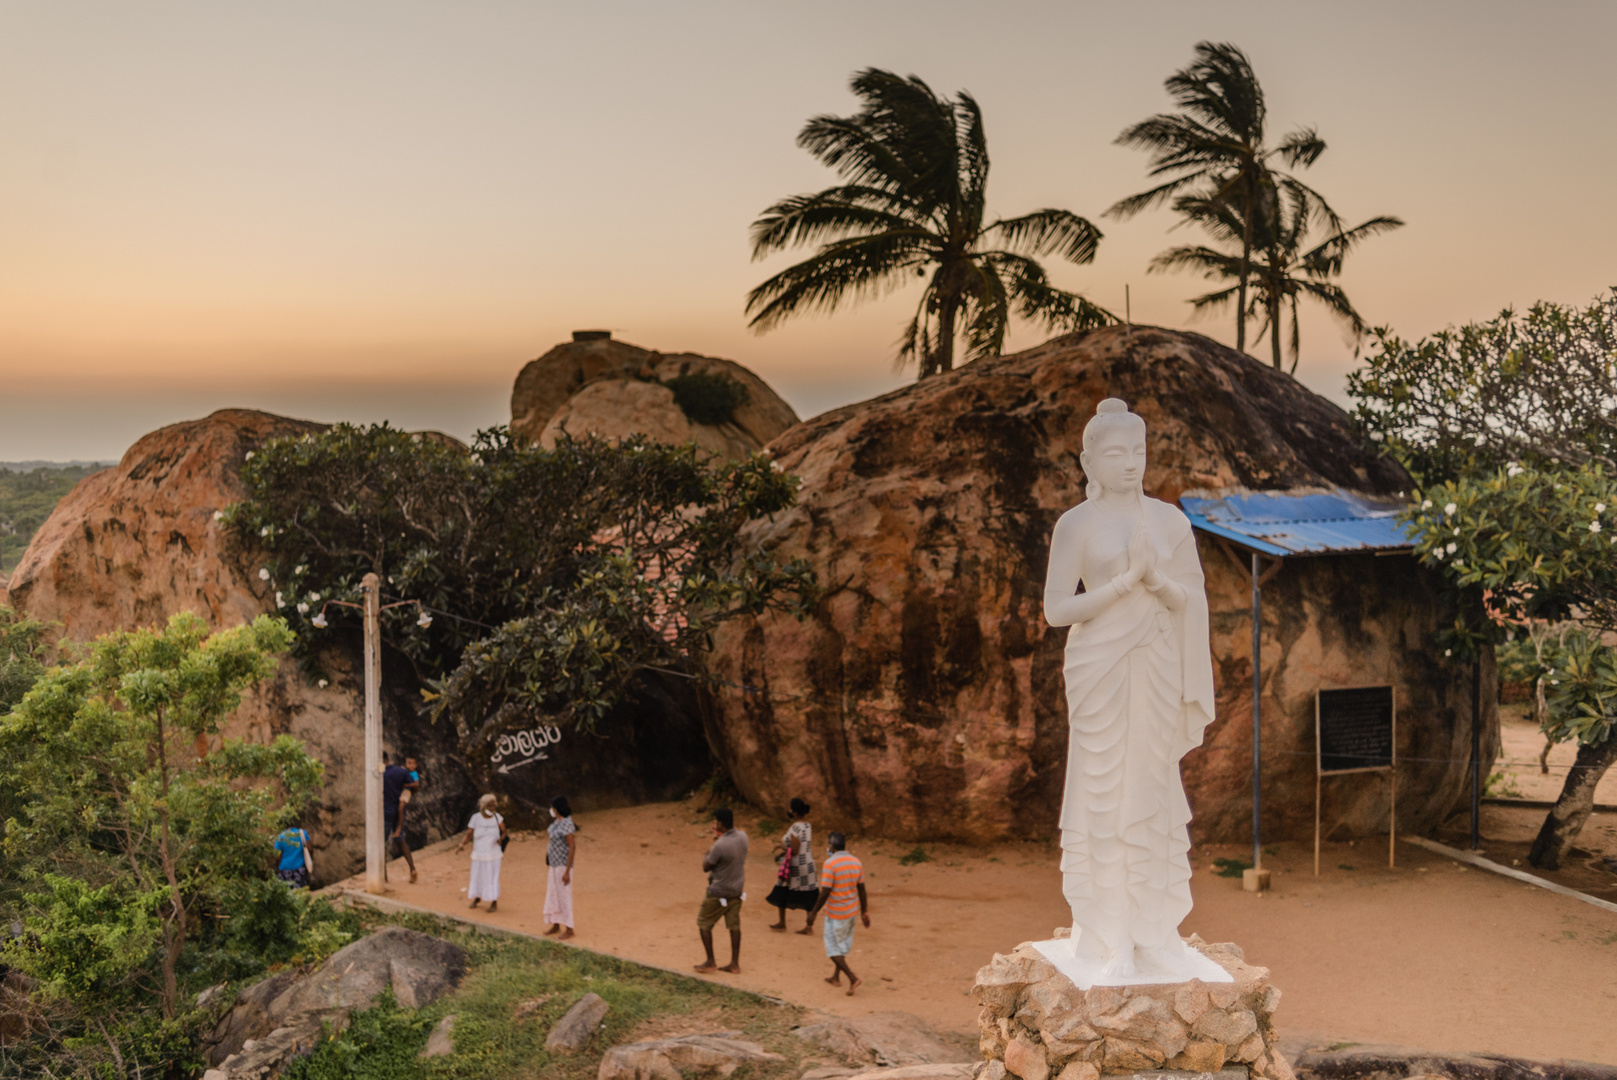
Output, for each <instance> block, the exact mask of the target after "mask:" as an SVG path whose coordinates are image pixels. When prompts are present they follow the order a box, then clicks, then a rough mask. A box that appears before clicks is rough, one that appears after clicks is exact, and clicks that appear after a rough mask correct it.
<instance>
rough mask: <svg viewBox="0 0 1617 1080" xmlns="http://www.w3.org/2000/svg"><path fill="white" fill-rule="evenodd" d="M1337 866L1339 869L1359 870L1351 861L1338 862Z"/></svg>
mask: <svg viewBox="0 0 1617 1080" xmlns="http://www.w3.org/2000/svg"><path fill="white" fill-rule="evenodd" d="M1336 868H1337V869H1338V870H1357V869H1358V867H1357V866H1353V865H1351V864H1349V863H1345V862H1344V863H1337V864H1336Z"/></svg>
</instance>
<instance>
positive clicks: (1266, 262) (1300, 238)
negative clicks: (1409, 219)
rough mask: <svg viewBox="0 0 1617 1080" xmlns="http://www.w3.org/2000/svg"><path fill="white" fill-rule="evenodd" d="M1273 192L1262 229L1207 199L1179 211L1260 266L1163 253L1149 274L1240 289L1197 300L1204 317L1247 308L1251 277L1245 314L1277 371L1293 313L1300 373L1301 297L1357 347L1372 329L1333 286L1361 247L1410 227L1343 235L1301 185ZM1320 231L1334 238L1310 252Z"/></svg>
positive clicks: (1384, 225)
mask: <svg viewBox="0 0 1617 1080" xmlns="http://www.w3.org/2000/svg"><path fill="white" fill-rule="evenodd" d="M1270 190H1271V193H1272V197H1271V200H1270V201H1269V202H1268V203H1267V204H1266V205H1262V206H1260V212H1259V213H1258V214H1257V215H1256V217H1257V219H1258V221H1257V222H1256V223H1251V222H1248V221H1246V220H1245V219H1244V218H1243V217H1242V215H1240V214H1238V213H1237V212H1236V211H1235V209H1234V207H1233V206H1232V205H1231V204H1230V203H1226V202H1219V201H1217V200H1215V199H1211V198H1207V197H1203V196H1181V197H1180V198H1178V199H1176V200H1175V201H1174V209H1175V210H1177V211H1178V212H1179V213H1180V214H1182V215H1183V216H1184V217H1185V218H1186V219H1187V220H1190V221H1194V222H1196V223H1197V224H1199V225H1201V226H1202V227H1203V228H1205V229H1206V230H1207V231H1208V232H1209V233H1211V234H1212V235H1213V236H1214V238H1215V239H1218V240H1223V241H1224V242H1225V243H1227V244H1228V245H1230V247H1231V248H1235V247H1236V246H1237V245H1240V248H1241V250H1242V251H1244V252H1246V253H1248V254H1249V253H1250V249H1254V248H1255V249H1256V250H1257V251H1258V252H1260V253H1261V255H1262V259H1261V261H1259V262H1257V263H1255V264H1250V265H1248V261H1247V260H1246V259H1243V257H1242V254H1238V253H1237V252H1236V251H1234V250H1225V251H1221V250H1219V249H1217V248H1211V247H1205V246H1185V247H1176V248H1170V249H1168V250H1167V251H1164V252H1163V253H1162V254H1160V255H1158V256H1157V257H1156V258H1155V259H1153V260H1151V267H1150V269H1151V270H1152V271H1165V270H1184V269H1188V270H1200V271H1201V272H1202V276H1203V277H1207V278H1212V279H1222V280H1225V281H1231V280H1234V281H1237V284H1236V285H1231V286H1228V287H1226V288H1223V289H1219V290H1217V291H1215V292H1210V293H1206V294H1204V295H1202V296H1198V297H1194V298H1193V299H1192V300H1191V301H1190V303H1191V306H1192V307H1194V308H1195V309H1196V311H1198V312H1203V311H1213V310H1217V309H1219V308H1222V307H1224V306H1225V305H1227V304H1229V303H1230V302H1231V301H1232V300H1233V301H1235V302H1236V303H1238V304H1239V303H1241V302H1242V301H1241V298H1240V284H1239V282H1240V280H1241V278H1242V276H1243V274H1247V273H1249V272H1250V274H1251V278H1252V293H1253V295H1252V296H1251V297H1250V298H1249V309H1248V312H1247V313H1248V314H1250V315H1252V316H1253V317H1254V318H1261V319H1262V320H1263V325H1262V326H1261V327H1260V329H1259V331H1258V332H1259V334H1262V332H1263V330H1265V329H1267V330H1268V331H1269V338H1270V347H1271V349H1272V350H1273V354H1274V366H1275V367H1277V368H1278V367H1280V366H1281V365H1280V357H1281V350H1280V324H1281V320H1282V317H1283V315H1284V314H1285V311H1286V309H1287V308H1289V309H1290V313H1291V335H1290V349H1289V351H1290V353H1291V357H1292V360H1291V370H1292V372H1293V373H1295V372H1296V371H1297V361H1298V356H1299V353H1300V350H1301V345H1302V334H1301V331H1300V330H1299V328H1298V323H1297V305H1298V302H1299V301H1300V300H1301V299H1302V298H1303V297H1308V298H1310V299H1313V300H1317V301H1318V302H1319V303H1321V304H1323V305H1324V306H1325V308H1326V310H1327V311H1329V312H1330V313H1331V314H1332V315H1333V316H1335V318H1336V319H1337V321H1338V322H1340V323H1341V324H1342V325H1343V328H1344V329H1345V330H1346V331H1347V332H1348V337H1349V340H1351V341H1354V342H1357V341H1359V340H1360V339H1361V338H1363V337H1364V334H1365V332H1366V330H1367V329H1368V327H1367V326H1366V324H1365V321H1364V319H1363V317H1361V316H1360V315H1359V313H1358V311H1357V310H1356V309H1355V308H1354V307H1353V303H1352V301H1350V300H1349V299H1348V296H1347V293H1346V292H1345V291H1343V289H1342V287H1341V286H1340V285H1338V284H1336V283H1335V282H1333V281H1332V280H1331V279H1332V278H1335V277H1339V276H1340V275H1341V273H1342V264H1343V263H1344V262H1345V261H1346V259H1347V256H1348V253H1349V252H1351V251H1352V250H1353V249H1354V248H1355V247H1357V246H1358V245H1359V244H1360V243H1362V242H1363V241H1365V240H1367V239H1368V238H1370V237H1372V236H1375V235H1377V234H1379V233H1384V232H1391V231H1392V230H1393V229H1398V228H1402V227H1403V224H1404V223H1403V221H1402V220H1401V219H1399V218H1395V217H1389V216H1386V215H1383V216H1381V217H1373V218H1371V219H1370V220H1368V221H1365V222H1363V223H1361V224H1359V225H1355V226H1354V227H1353V228H1351V229H1344V228H1341V227H1340V223H1339V222H1337V221H1336V217H1335V215H1334V214H1331V213H1329V212H1328V211H1327V210H1326V209H1325V208H1324V207H1323V206H1322V205H1321V204H1320V202H1319V200H1318V197H1317V196H1316V195H1315V194H1314V193H1313V191H1311V190H1310V189H1309V188H1308V187H1306V186H1304V185H1303V184H1299V183H1296V182H1295V181H1291V180H1282V181H1280V182H1279V183H1278V184H1277V185H1276V186H1275V187H1274V188H1271V189H1270ZM1319 225H1324V226H1326V228H1327V230H1328V233H1327V235H1326V236H1325V239H1324V240H1322V241H1320V242H1319V243H1317V244H1314V245H1313V246H1312V247H1310V246H1308V245H1309V242H1310V241H1309V234H1310V232H1313V231H1315V229H1316V226H1319Z"/></svg>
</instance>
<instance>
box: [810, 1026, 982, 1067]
mask: <svg viewBox="0 0 1617 1080" xmlns="http://www.w3.org/2000/svg"><path fill="white" fill-rule="evenodd" d="M792 1034H793V1035H795V1036H797V1037H798V1038H799V1039H802V1040H803V1041H804V1042H805V1043H808V1044H809V1045H811V1046H814V1047H817V1048H818V1049H820V1050H824V1051H826V1052H828V1053H832V1054H835V1055H836V1056H837V1057H838V1058H840V1059H841V1060H842V1061H844V1062H846V1063H847V1064H848V1065H850V1066H853V1067H854V1069H855V1070H858V1069H863V1068H870V1067H872V1066H880V1067H883V1068H896V1067H900V1066H910V1065H936V1064H944V1063H957V1062H970V1061H977V1060H979V1059H978V1057H977V1055H976V1054H974V1053H972V1052H971V1050H970V1049H969V1048H967V1047H966V1046H964V1045H960V1044H958V1043H956V1042H954V1041H953V1036H947V1035H940V1034H939V1033H938V1032H937V1031H935V1030H933V1028H932V1027H930V1026H929V1025H928V1024H927V1023H926V1021H924V1020H922V1019H921V1018H920V1017H918V1016H913V1015H911V1014H909V1013H905V1012H877V1013H870V1014H869V1015H866V1016H823V1017H820V1018H818V1019H815V1020H813V1021H810V1022H809V1023H807V1024H804V1025H802V1026H801V1027H798V1028H794V1029H793V1030H792Z"/></svg>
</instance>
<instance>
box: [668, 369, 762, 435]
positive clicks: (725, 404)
mask: <svg viewBox="0 0 1617 1080" xmlns="http://www.w3.org/2000/svg"><path fill="white" fill-rule="evenodd" d="M663 385H664V386H666V387H668V389H670V390H672V391H673V392H674V404H676V405H678V406H679V407H680V410H681V411H682V412H684V414H685V415H686V416H687V417H689V418H690V420H691V422H692V423H695V424H727V423H729V422H730V421H731V420H732V419H734V418H735V413H736V410H737V409H739V408H741V406H743V405H745V404H746V403H747V397H748V394H747V388H746V387H745V386H743V385H742V384H741V382H740V380H738V379H736V378H734V377H733V376H730V375H726V374H724V373H723V372H719V371H697V372H692V373H691V374H689V375H676V376H674V377H673V378H672V379H669V380H668V381H667V382H665V383H663Z"/></svg>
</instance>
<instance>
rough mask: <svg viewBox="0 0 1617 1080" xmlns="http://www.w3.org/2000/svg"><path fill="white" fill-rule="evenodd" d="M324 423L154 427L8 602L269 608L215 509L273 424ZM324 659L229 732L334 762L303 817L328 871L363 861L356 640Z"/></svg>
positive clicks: (416, 809) (115, 626) (284, 423)
mask: <svg viewBox="0 0 1617 1080" xmlns="http://www.w3.org/2000/svg"><path fill="white" fill-rule="evenodd" d="M322 428H323V425H319V424H312V423H307V422H305V421H301V420H289V419H287V418H285V417H281V416H273V415H271V414H269V413H262V412H254V411H251V410H245V409H226V410H222V411H220V412H216V413H214V414H213V415H211V416H209V417H207V418H205V419H202V420H195V421H190V422H187V423H181V424H174V425H171V426H169V427H166V428H162V429H161V430H158V431H155V432H153V433H152V434H150V435H147V436H145V437H144V438H142V439H141V440H140V441H139V442H137V443H135V445H134V446H132V447H130V449H129V451H128V452H127V453H126V454H124V457H123V460H122V461H121V462H119V464H118V466H117V467H116V468H112V469H105V470H103V471H101V472H99V473H96V474H94V475H93V476H89V477H87V478H85V479H84V480H83V481H81V482H80V483H79V485H78V486H77V487H75V488H74V489H73V490H72V492H70V493H69V494H68V496H67V497H66V498H65V499H63V500H62V501H61V503H59V504H58V505H57V507H56V509H55V511H54V512H53V513H52V514H51V516H50V518H49V519H48V520H47V521H46V522H45V524H44V525H43V526H41V528H40V530H39V532H38V534H36V535H35V537H34V540H33V542H32V543H31V544H30V545H29V547H28V550H27V552H26V553H25V554H24V555H23V558H22V561H21V562H20V563H19V564H18V565H17V568H16V570H15V571H13V573H12V575H11V582H10V587H11V603H12V604H13V605H14V606H15V607H16V608H17V609H18V610H20V611H23V612H25V613H26V614H28V615H31V616H33V617H34V618H36V619H41V620H47V621H51V622H56V623H60V624H61V625H62V626H63V628H64V633H65V636H66V637H68V638H71V639H73V640H77V641H88V640H89V639H91V638H94V637H96V636H97V635H99V634H104V633H107V632H109V631H112V630H124V629H131V628H134V627H139V626H153V625H158V624H161V623H163V622H165V621H166V620H167V619H168V617H169V616H170V615H173V614H175V613H177V612H181V611H191V612H195V613H196V614H198V615H201V616H202V617H203V618H205V619H207V620H208V622H209V624H210V625H212V626H213V627H214V628H216V629H227V628H229V627H232V626H239V625H241V624H243V623H246V622H250V621H251V620H252V619H253V618H255V617H256V616H258V615H259V614H261V613H263V612H266V611H269V610H271V608H272V599H273V588H272V587H271V586H270V585H269V584H267V583H265V582H262V581H259V580H258V578H257V576H256V572H255V568H254V566H253V565H252V562H251V558H250V555H248V554H247V553H243V552H242V551H240V550H239V549H238V547H237V545H236V542H235V541H234V539H233V538H232V536H231V534H230V533H229V531H228V530H227V529H226V528H225V527H224V525H223V524H222V523H220V522H218V521H215V520H214V516H213V515H214V513H215V511H217V510H220V509H222V508H224V507H226V506H229V505H230V504H231V503H233V502H236V501H237V500H239V499H241V498H242V497H243V496H244V495H245V494H246V492H245V490H244V489H243V487H242V485H241V481H240V469H241V465H242V463H243V461H244V460H245V458H246V455H247V454H248V453H249V452H251V451H252V450H254V449H256V448H257V447H259V446H261V445H262V444H263V443H265V442H266V441H268V440H269V439H272V438H275V437H277V436H283V435H298V434H303V433H307V432H314V431H319V430H321V429H322ZM354 644H355V645H356V646H357V643H354ZM321 660H322V666H323V667H324V668H325V670H326V671H328V672H330V675H331V679H330V685H329V686H326V687H321V686H318V685H316V684H315V683H313V682H311V681H310V680H309V679H308V678H306V677H304V676H303V675H302V674H300V673H299V672H298V670H297V667H296V664H295V663H294V662H293V661H291V660H286V661H283V663H282V664H281V669H280V672H279V674H277V675H276V677H275V678H274V679H272V680H269V681H267V682H265V683H262V684H260V685H259V686H258V687H257V688H256V689H255V690H253V691H251V692H249V693H248V694H247V695H246V696H245V698H244V699H243V702H242V705H241V708H240V709H238V710H237V712H236V714H235V716H234V717H233V718H232V719H231V721H230V722H229V725H228V727H227V728H226V731H225V734H226V735H227V736H230V737H233V738H247V739H251V740H256V741H268V740H270V739H272V738H274V737H275V736H277V735H280V734H283V733H285V734H291V735H294V736H296V737H297V738H299V739H301V740H302V741H303V743H304V745H305V746H306V747H307V748H308V749H309V751H310V752H311V753H312V754H314V755H315V756H316V757H317V758H319V759H320V760H321V761H322V762H324V763H325V767H326V774H325V786H324V790H323V792H322V795H321V799H320V802H319V804H318V805H317V807H316V808H315V811H314V812H313V814H312V815H311V816H310V817H309V818H308V819H307V820H306V821H305V822H304V825H305V828H307V829H308V831H309V834H310V839H311V841H312V842H313V847H314V850H315V854H316V859H315V871H316V875H317V876H318V877H319V878H321V879H323V880H327V881H330V880H336V879H337V878H339V877H344V876H347V875H348V874H349V873H352V872H353V871H354V870H355V869H356V868H357V867H358V866H359V865H361V864H362V863H363V860H364V842H365V840H364V822H363V816H362V806H363V804H362V801H361V800H362V795H363V787H364V784H363V778H362V776H363V774H362V768H363V755H364V722H363V705H362V699H361V694H362V691H363V683H362V680H363V676H362V673H361V670H360V667H359V664H358V662H357V651H356V650H355V649H347V650H345V649H341V648H338V649H333V650H331V652H330V654H329V655H325V656H322V658H321ZM400 667H403V668H406V669H407V667H408V665H407V664H404V663H403V662H402V661H401V660H400V659H399V658H397V657H393V656H391V655H389V656H387V657H385V663H384V682H385V683H387V684H388V687H387V689H388V693H387V694H385V695H384V710H385V712H384V725H385V727H386V730H387V731H388V732H389V734H390V735H393V736H394V739H390V740H389V742H388V746H389V748H390V749H394V750H398V749H399V748H400V747H399V745H398V742H397V741H396V740H397V739H398V738H399V737H400V736H401V735H403V734H404V733H405V732H406V731H407V730H408V729H409V726H410V724H411V723H412V722H413V721H414V720H415V714H414V709H413V707H412V706H411V705H410V703H409V701H408V694H407V693H404V694H402V697H403V698H404V699H405V700H403V701H400V700H394V699H395V698H398V697H401V695H400V694H396V693H394V691H395V689H396V688H397V686H398V685H399V684H400V680H401V678H402V675H401V673H398V672H395V671H393V670H392V669H394V668H400ZM403 674H407V672H405V673H403ZM412 749H416V750H417V751H418V752H419V753H420V754H421V756H422V757H423V758H424V759H429V758H430V759H432V760H433V761H434V763H435V764H437V763H439V761H440V758H441V755H440V753H438V752H436V751H435V750H430V749H428V748H427V747H426V746H425V745H423V742H422V741H417V740H414V739H412ZM443 764H444V766H445V767H443V768H441V769H439V770H438V772H439V777H440V778H441V780H442V782H441V783H439V784H437V785H436V787H437V790H436V791H433V790H430V789H425V790H424V792H423V794H424V795H426V796H427V797H426V798H425V799H424V800H422V801H421V802H420V803H419V805H418V804H417V803H412V804H411V813H412V814H419V815H420V818H419V821H420V823H422V824H428V823H429V822H431V821H432V820H433V819H434V818H435V817H442V816H444V815H447V814H448V813H449V808H450V804H451V803H454V799H455V797H456V796H458V794H459V792H458V788H457V787H456V785H455V784H454V783H452V782H451V780H452V778H453V777H454V776H455V775H456V773H457V771H458V770H452V769H450V768H449V767H447V762H444V763H443ZM429 768H430V766H429ZM440 804H442V805H441V806H440ZM459 809H460V807H459V804H458V803H454V810H455V811H456V813H457V814H458V811H459ZM455 824H456V822H451V821H450V820H449V819H448V818H447V817H445V818H444V820H443V821H442V822H440V823H439V824H438V826H437V828H438V831H439V832H444V833H446V832H447V831H451V830H453V829H454V826H455Z"/></svg>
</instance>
